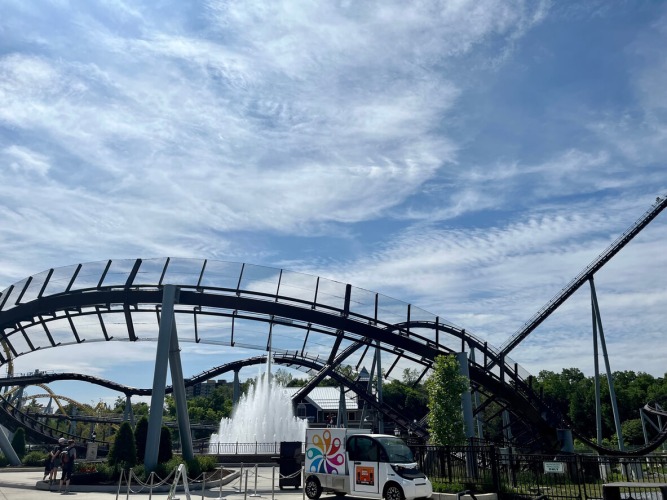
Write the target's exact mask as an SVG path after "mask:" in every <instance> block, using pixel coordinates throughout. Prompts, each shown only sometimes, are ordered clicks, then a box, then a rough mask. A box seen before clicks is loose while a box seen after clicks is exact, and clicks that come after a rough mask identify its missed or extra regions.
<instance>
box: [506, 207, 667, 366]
mask: <svg viewBox="0 0 667 500" xmlns="http://www.w3.org/2000/svg"><path fill="white" fill-rule="evenodd" d="M665 207H667V197H664V198H658V199H657V200H656V202H655V204H654V205H653V206H652V207H651V208H650V209H648V210H647V211H646V212H645V213H644V215H642V216H641V217H640V218H639V219H637V221H636V222H635V223H634V224H633V225H632V226H630V227H629V228H628V229H627V230H626V231H625V232H623V234H621V235H620V236H619V237H618V238H616V239H615V240H614V241H613V242H612V244H611V245H609V247H607V249H606V250H605V251H604V252H602V253H601V254H600V255H598V256H597V257H596V258H595V259H594V260H593V262H591V263H590V264H588V265H587V266H586V268H585V269H584V270H583V271H581V272H580V273H579V274H577V275H576V276H575V277H574V279H572V281H570V282H569V283H568V284H567V285H566V286H565V288H563V289H562V290H561V291H560V292H558V293H557V294H556V295H555V296H554V297H552V298H551V299H550V300H549V301H548V302H547V303H546V304H545V305H544V306H543V307H542V308H541V309H540V310H538V311H537V312H536V313H535V314H534V315H533V316H532V317H531V318H530V319H529V320H528V321H527V322H526V323H525V324H524V325H523V326H522V327H521V328H520V329H519V330H517V331H516V333H514V335H512V336H511V337H510V338H509V339H508V340H507V341H506V342H505V343H504V344H503V345H502V346H500V355H501V356H502V357H505V356H506V355H507V354H509V353H510V351H512V350H513V349H514V348H515V347H516V346H518V345H519V344H520V343H521V342H522V341H523V340H524V339H525V338H526V337H527V336H528V335H530V334H531V333H532V332H533V331H534V330H535V329H536V328H537V327H538V326H540V324H542V322H543V321H544V320H545V319H547V318H548V317H549V316H550V315H551V314H552V313H553V312H554V311H555V310H556V309H558V308H559V307H560V306H561V305H562V304H563V302H565V301H566V300H567V299H568V298H570V297H571V296H572V294H574V292H576V291H577V290H578V289H579V288H580V287H581V286H582V285H583V284H584V283H586V282H587V281H588V280H589V279H591V277H592V276H593V275H595V273H596V272H598V271H599V270H600V269H602V266H604V265H605V264H606V263H607V262H609V261H610V260H611V258H612V257H613V256H614V255H616V254H617V253H618V252H620V251H621V249H622V248H623V247H624V246H625V245H627V244H628V243H630V241H631V240H632V239H633V238H634V237H635V236H637V235H638V234H639V233H640V232H641V230H642V229H644V228H645V227H646V226H647V225H648V224H649V223H650V222H651V221H652V220H653V219H655V218H656V217H657V216H658V215H659V214H660V212H662V211H663V210H664V209H665Z"/></svg>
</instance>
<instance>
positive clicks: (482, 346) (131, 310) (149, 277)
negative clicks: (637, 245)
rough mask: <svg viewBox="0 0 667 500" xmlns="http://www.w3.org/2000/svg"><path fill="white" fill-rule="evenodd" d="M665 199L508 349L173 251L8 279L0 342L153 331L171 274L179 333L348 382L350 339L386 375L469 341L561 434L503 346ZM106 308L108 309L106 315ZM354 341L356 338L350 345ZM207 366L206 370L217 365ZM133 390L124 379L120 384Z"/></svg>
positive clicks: (290, 277)
mask: <svg viewBox="0 0 667 500" xmlns="http://www.w3.org/2000/svg"><path fill="white" fill-rule="evenodd" d="M666 205H667V201H665V200H659V201H658V203H657V204H656V205H655V206H653V207H652V209H651V210H649V211H648V212H647V213H646V214H645V215H644V216H643V217H642V218H640V219H639V220H638V221H637V222H636V223H635V225H634V226H633V227H632V228H631V229H629V230H628V231H626V232H625V233H623V235H621V237H620V238H618V239H617V240H616V241H615V242H614V244H613V245H612V246H611V247H610V248H609V249H607V250H606V251H605V252H604V253H603V254H601V256H600V257H598V259H596V260H595V261H594V262H593V263H592V264H591V265H589V267H588V268H587V270H586V271H584V272H583V273H580V275H579V276H578V277H577V278H575V280H574V281H573V282H572V284H570V285H569V286H568V287H566V289H564V291H563V292H561V294H559V295H557V296H556V297H555V298H554V299H552V300H551V301H550V302H549V303H548V304H547V306H545V307H543V308H542V309H541V310H540V311H539V313H538V314H537V315H536V316H535V317H534V318H533V319H532V320H531V321H529V323H527V324H526V327H524V328H523V329H522V330H520V331H519V332H518V333H517V334H515V335H514V336H513V337H512V338H511V339H510V341H509V342H508V343H507V344H506V345H504V347H503V348H502V349H500V350H499V349H495V348H493V347H492V346H489V345H488V344H487V343H486V342H484V341H482V340H480V339H479V338H477V337H475V336H474V335H471V334H470V333H469V332H466V330H465V329H462V328H459V327H457V326H454V325H452V324H450V323H447V322H445V321H441V320H440V318H439V317H438V316H435V315H432V314H430V313H428V312H426V311H423V310H420V309H418V308H415V307H413V306H412V305H410V304H407V303H402V302H400V301H396V300H395V299H391V298H387V297H384V296H381V295H380V294H378V293H374V292H369V291H367V290H361V289H357V288H355V287H352V285H349V284H347V285H346V284H342V283H338V282H333V281H331V280H325V279H323V278H319V277H315V276H308V275H303V274H299V273H291V272H289V271H285V270H281V269H270V268H265V267H261V266H251V265H247V264H241V263H223V262H216V261H207V260H194V259H171V258H166V259H152V260H142V259H136V260H133V261H111V260H110V261H108V262H97V263H87V264H78V265H76V266H71V267H68V268H61V269H49V270H47V271H44V272H43V273H39V274H38V275H34V276H30V277H28V278H26V279H24V280H22V281H20V282H18V283H15V284H14V285H11V286H10V287H9V288H7V289H6V290H4V291H3V292H2V293H1V294H0V342H1V343H2V344H3V349H4V350H3V351H0V366H3V365H5V364H8V363H10V362H11V360H12V359H13V358H15V357H17V356H21V355H25V354H29V353H32V352H35V351H37V350H44V349H48V348H53V347H58V346H61V345H70V344H80V343H82V342H104V341H111V340H125V341H129V342H135V341H137V340H150V341H154V340H155V339H156V338H155V332H157V331H158V328H157V327H156V326H155V325H154V326H152V327H151V326H150V325H149V323H148V322H147V320H146V318H152V319H153V321H154V323H159V320H160V314H161V307H162V298H163V286H164V284H165V283H170V284H173V285H176V286H177V287H178V289H179V297H178V302H177V304H176V306H175V308H174V315H175V317H176V322H177V323H179V324H187V325H191V326H190V330H188V331H187V333H186V334H184V335H181V331H180V330H179V341H180V342H194V343H202V344H211V345H216V346H228V347H230V348H232V347H239V348H246V349H256V350H260V351H269V349H270V350H271V351H272V353H273V354H274V356H284V357H286V358H288V357H291V358H290V359H291V360H292V363H293V364H294V365H295V366H312V368H311V369H312V370H314V371H316V372H318V371H321V370H326V372H327V376H330V377H332V378H334V379H335V380H337V381H338V382H339V383H341V384H343V385H345V382H348V383H349V382H350V381H349V380H345V377H344V376H343V375H341V374H340V373H339V371H337V368H338V366H339V363H340V362H341V360H342V359H343V358H344V353H346V352H348V350H354V351H355V354H354V356H358V355H359V354H360V353H361V354H360V358H358V359H357V360H356V366H357V370H358V369H359V366H360V365H361V364H362V363H363V361H364V359H365V358H364V357H365V356H366V352H367V351H369V349H371V351H370V352H371V354H372V353H373V352H374V351H375V349H376V348H377V349H379V350H380V351H381V352H382V353H383V357H385V356H386V357H387V359H388V360H389V363H386V361H383V366H384V367H387V366H388V368H386V370H385V376H386V377H387V376H389V373H390V372H391V371H392V370H393V369H394V368H395V367H396V366H397V364H398V363H399V362H403V363H406V364H409V365H408V366H416V367H418V368H420V369H421V374H420V376H419V377H418V380H417V382H419V381H421V380H422V379H423V378H424V377H425V376H426V375H427V373H428V371H429V370H430V369H431V367H432V364H433V361H434V359H435V358H436V357H437V356H439V355H447V354H452V353H456V352H460V351H462V350H466V347H467V348H468V349H474V350H475V351H476V352H478V353H479V354H481V356H480V358H483V361H482V360H481V359H480V361H479V362H478V363H471V366H470V377H471V382H472V384H473V385H474V387H475V388H476V389H477V390H479V391H480V392H481V393H483V394H485V395H487V396H488V398H489V399H492V398H493V399H494V400H496V401H499V402H500V403H502V404H504V405H505V407H506V408H507V409H508V410H509V411H511V412H513V413H514V415H515V416H516V417H517V418H518V419H519V420H520V421H522V422H525V423H526V426H532V428H533V429H534V431H535V432H533V434H534V435H535V436H534V439H537V438H541V439H543V441H544V443H546V444H548V445H553V442H554V440H555V429H559V428H572V429H573V427H572V425H571V423H570V422H568V421H567V419H566V418H565V417H564V416H563V415H561V414H560V413H559V412H558V411H556V410H554V409H553V408H550V407H549V406H548V405H547V404H546V403H544V402H543V401H541V400H540V398H539V397H538V396H537V395H535V394H534V393H533V391H532V388H531V382H532V378H531V377H530V376H529V374H528V373H527V372H525V370H523V369H522V368H521V367H520V366H519V365H518V364H517V363H515V362H513V361H512V360H511V359H510V358H509V357H508V356H507V353H508V352H510V351H511V349H512V348H513V347H514V346H516V345H517V344H518V343H519V342H520V341H521V340H522V339H523V338H525V336H526V335H528V333H530V331H532V329H534V328H535V327H536V326H537V325H538V324H539V323H541V321H543V320H544V319H545V318H546V317H547V316H548V315H549V314H550V313H551V312H552V311H553V310H555V309H556V308H557V307H558V306H559V305H560V304H562V302H563V301H564V300H565V299H566V298H567V297H569V296H570V295H571V294H572V293H574V291H575V290H576V287H578V286H581V284H583V283H584V282H585V281H586V279H589V278H590V277H591V276H592V275H593V273H594V272H595V271H596V270H598V269H599V268H600V267H602V265H604V263H605V262H607V261H608V260H609V259H610V258H611V257H612V256H613V255H615V253H617V252H618V251H619V250H620V249H621V248H622V247H623V246H624V245H625V244H627V243H628V242H629V241H630V240H631V239H632V238H633V237H634V236H636V234H637V233H638V232H639V231H640V230H641V229H642V228H643V227H645V226H646V225H647V224H648V223H649V222H650V221H651V220H652V219H653V218H655V217H656V216H657V215H658V213H659V212H660V211H661V210H662V209H664V207H665V206H666ZM137 315H140V316H141V318H142V319H141V322H140V323H137V322H136V319H135V318H136V316H137ZM109 317H111V318H112V320H111V321H109V320H108V319H106V320H105V318H109ZM249 323H252V325H253V330H252V335H249V334H248V333H247V332H244V330H243V329H242V327H241V330H240V331H239V328H240V327H239V326H238V325H239V324H241V325H245V324H249ZM82 324H85V328H82V326H81V325H82ZM111 324H113V327H114V328H113V330H111V329H110V328H109V326H110V325H111ZM139 324H141V327H138V325H139ZM211 324H215V327H213V328H211V327H210V325H211ZM258 325H265V326H266V329H267V332H266V333H267V335H266V337H263V336H262V335H257V331H258V328H257V326H258ZM192 327H194V328H192ZM275 329H288V330H289V331H288V333H289V335H287V334H284V335H283V336H282V337H281V339H289V340H285V341H284V342H285V344H284V345H279V344H278V342H276V339H275V338H274V340H273V343H271V341H270V339H271V335H272V332H273V330H275ZM142 330H143V331H142ZM146 332H152V333H148V334H146ZM190 332H192V333H193V334H194V335H192V334H191V333H190ZM221 332H222V333H221ZM244 335H245V336H244ZM295 339H297V340H296V341H295ZM294 344H296V347H295V346H294ZM355 345H356V346H358V347H359V349H356V348H353V347H352V346H355ZM269 346H270V347H269ZM309 346H313V349H316V350H317V352H321V351H322V350H325V351H326V352H327V355H326V356H323V357H322V358H321V359H320V357H319V356H317V357H315V356H312V355H309V354H308V353H309V350H308V349H307V348H309ZM242 363H243V362H241V365H239V366H242ZM398 366H401V365H398ZM207 373H208V374H209V378H210V377H211V376H213V375H211V373H212V372H207ZM82 380H83V378H82ZM193 380H194V379H193ZM187 382H188V381H186V383H187ZM110 384H112V383H110ZM348 387H349V386H348ZM128 391H129V392H128ZM132 391H134V389H132V388H125V389H124V390H121V391H120V392H123V393H125V394H129V393H134V392H132ZM137 391H140V389H137ZM362 392H364V391H362ZM364 394H365V392H364ZM364 394H359V396H360V397H361V398H362V399H367V401H368V402H369V404H371V405H377V406H376V409H378V411H382V412H383V413H385V414H388V415H389V414H391V412H392V409H390V408H383V407H382V405H381V404H379V403H377V401H375V398H374V397H373V396H372V395H369V394H365V396H364ZM11 411H13V410H11ZM1 414H2V412H1V411H0V415H1ZM390 418H395V419H400V418H401V417H400V415H393V417H390ZM403 422H404V424H405V425H406V426H408V425H410V423H408V422H405V420H403ZM399 425H401V424H399ZM607 451H609V450H607Z"/></svg>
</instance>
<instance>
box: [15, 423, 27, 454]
mask: <svg viewBox="0 0 667 500" xmlns="http://www.w3.org/2000/svg"><path fill="white" fill-rule="evenodd" d="M12 448H14V451H15V452H16V454H17V455H18V457H19V458H20V459H21V460H23V457H25V429H24V428H23V427H19V428H18V429H16V432H15V433H14V437H13V438H12Z"/></svg>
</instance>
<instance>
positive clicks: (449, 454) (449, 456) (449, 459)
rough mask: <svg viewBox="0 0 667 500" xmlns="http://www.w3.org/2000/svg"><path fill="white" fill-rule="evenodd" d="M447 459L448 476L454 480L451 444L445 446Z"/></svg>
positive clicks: (450, 480)
mask: <svg viewBox="0 0 667 500" xmlns="http://www.w3.org/2000/svg"><path fill="white" fill-rule="evenodd" d="M445 459H446V460H447V478H448V479H449V482H450V483H451V482H452V450H451V449H450V447H449V445H447V446H445Z"/></svg>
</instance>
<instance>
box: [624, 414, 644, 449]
mask: <svg viewBox="0 0 667 500" xmlns="http://www.w3.org/2000/svg"><path fill="white" fill-rule="evenodd" d="M621 429H622V430H623V442H624V443H625V444H628V445H635V446H638V445H642V444H644V430H643V429H642V421H641V419H639V418H634V419H632V420H626V421H625V422H623V424H621Z"/></svg>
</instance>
